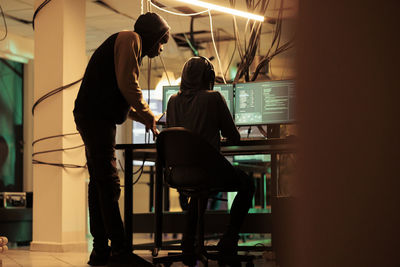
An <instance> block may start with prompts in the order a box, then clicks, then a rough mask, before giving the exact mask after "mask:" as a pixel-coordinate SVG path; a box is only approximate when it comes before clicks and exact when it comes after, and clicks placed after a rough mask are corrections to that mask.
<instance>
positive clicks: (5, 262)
mask: <svg viewBox="0 0 400 267" xmlns="http://www.w3.org/2000/svg"><path fill="white" fill-rule="evenodd" d="M134 238H135V237H134ZM138 239H139V240H138ZM135 240H137V241H140V242H141V241H143V242H151V239H150V238H143V237H142V238H136V239H135ZM89 243H90V241H89ZM11 245H12V244H11ZM89 250H90V248H89ZM135 253H136V254H139V255H140V256H142V257H144V258H145V259H147V260H148V261H152V256H151V252H150V251H143V250H138V251H135ZM166 253H167V252H166V251H161V252H160V253H159V256H163V255H166ZM270 256H271V254H270V253H258V254H257V258H256V260H255V261H254V264H255V266H256V267H261V266H265V267H276V266H277V265H275V263H274V262H273V261H271V260H268V258H270ZM88 257H89V252H64V253H56V252H38V251H30V250H29V247H16V246H14V247H11V248H10V249H9V250H8V251H7V252H6V253H2V254H0V259H1V262H2V264H1V265H0V266H1V267H21V266H22V267H63V266H76V267H88V266H89V265H87V264H86V262H87V260H88ZM179 266H184V265H183V264H182V263H174V264H173V265H172V267H179ZM200 266H201V265H200ZM209 266H210V267H212V266H218V264H217V263H216V262H213V261H209ZM243 266H244V264H243Z"/></svg>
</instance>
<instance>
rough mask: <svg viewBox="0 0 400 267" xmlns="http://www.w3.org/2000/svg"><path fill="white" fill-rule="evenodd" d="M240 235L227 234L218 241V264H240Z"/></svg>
mask: <svg viewBox="0 0 400 267" xmlns="http://www.w3.org/2000/svg"><path fill="white" fill-rule="evenodd" d="M238 241H239V235H230V234H225V235H224V236H223V237H222V238H221V239H220V241H219V242H218V245H217V249H218V252H219V257H218V264H219V265H229V266H240V261H239V260H238V257H237V252H238Z"/></svg>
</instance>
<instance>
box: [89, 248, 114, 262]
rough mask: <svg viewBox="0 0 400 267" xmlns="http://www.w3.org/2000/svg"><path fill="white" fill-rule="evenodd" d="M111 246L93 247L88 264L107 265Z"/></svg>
mask: <svg viewBox="0 0 400 267" xmlns="http://www.w3.org/2000/svg"><path fill="white" fill-rule="evenodd" d="M110 252H111V248H110V247H107V248H106V249H104V250H103V249H102V250H100V249H93V250H92V253H90V256H89V261H88V264H89V265H90V266H104V265H107V262H108V258H109V257H110Z"/></svg>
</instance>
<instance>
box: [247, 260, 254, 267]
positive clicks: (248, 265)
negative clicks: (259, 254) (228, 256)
mask: <svg viewBox="0 0 400 267" xmlns="http://www.w3.org/2000/svg"><path fill="white" fill-rule="evenodd" d="M246 267H254V263H253V262H252V261H248V262H246Z"/></svg>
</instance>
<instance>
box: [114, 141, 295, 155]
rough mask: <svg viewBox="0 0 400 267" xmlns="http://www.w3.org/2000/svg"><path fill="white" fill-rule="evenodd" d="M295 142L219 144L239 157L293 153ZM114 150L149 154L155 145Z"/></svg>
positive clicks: (119, 145) (131, 146)
mask: <svg viewBox="0 0 400 267" xmlns="http://www.w3.org/2000/svg"><path fill="white" fill-rule="evenodd" d="M295 145H296V142H295V140H293V139H285V138H271V139H265V140H260V139H255V140H251V139H245V140H241V141H240V142H239V143H238V144H235V145H232V144H229V143H227V142H221V153H222V154H223V155H226V156H228V155H240V154H243V155H245V154H262V153H268V154H269V153H274V152H279V153H284V152H293V151H295V149H296V147H295ZM115 149H131V150H135V153H141V154H144V153H148V154H149V155H150V154H151V153H154V152H155V149H156V144H117V145H116V146H115Z"/></svg>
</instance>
